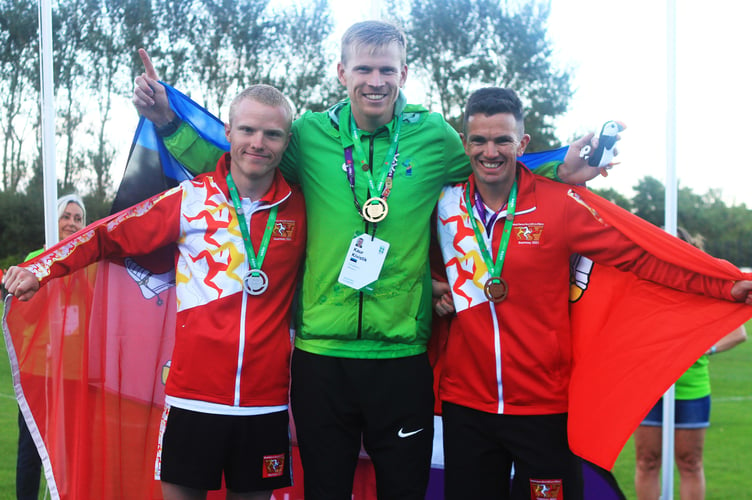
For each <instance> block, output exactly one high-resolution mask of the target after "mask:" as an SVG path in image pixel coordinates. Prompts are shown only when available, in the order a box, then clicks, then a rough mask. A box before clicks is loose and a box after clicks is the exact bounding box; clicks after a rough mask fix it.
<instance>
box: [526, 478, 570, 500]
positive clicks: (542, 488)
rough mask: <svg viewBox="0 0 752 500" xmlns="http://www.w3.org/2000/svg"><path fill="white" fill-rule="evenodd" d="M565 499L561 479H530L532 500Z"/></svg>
mask: <svg viewBox="0 0 752 500" xmlns="http://www.w3.org/2000/svg"><path fill="white" fill-rule="evenodd" d="M550 498H554V499H556V500H563V499H564V489H563V488H562V485H561V479H533V478H530V500H548V499H550Z"/></svg>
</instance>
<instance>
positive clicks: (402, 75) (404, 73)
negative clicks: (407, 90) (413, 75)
mask: <svg viewBox="0 0 752 500" xmlns="http://www.w3.org/2000/svg"><path fill="white" fill-rule="evenodd" d="M406 81H407V64H403V65H402V71H400V85H399V86H400V88H402V87H404V86H405V82H406Z"/></svg>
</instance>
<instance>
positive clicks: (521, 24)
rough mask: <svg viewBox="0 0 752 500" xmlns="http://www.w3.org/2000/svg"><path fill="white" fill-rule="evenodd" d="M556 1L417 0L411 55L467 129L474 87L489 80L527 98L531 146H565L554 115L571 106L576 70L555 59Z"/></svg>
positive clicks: (446, 109)
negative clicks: (549, 26)
mask: <svg viewBox="0 0 752 500" xmlns="http://www.w3.org/2000/svg"><path fill="white" fill-rule="evenodd" d="M549 11H550V6H549V4H548V3H543V2H534V1H530V2H524V3H522V4H519V5H517V6H516V7H515V8H511V7H509V6H508V2H502V1H499V0H444V1H442V2H436V1H434V0H410V16H409V18H408V21H407V23H406V31H407V35H408V61H409V62H410V67H411V68H413V69H415V71H416V73H417V74H418V75H419V76H420V77H423V78H424V79H425V80H426V81H428V82H430V85H431V92H432V96H433V97H434V98H435V99H436V101H437V102H438V105H439V107H440V109H441V112H442V113H443V114H444V117H445V118H446V119H447V121H449V123H451V124H452V125H453V126H454V127H455V129H457V130H460V126H461V120H462V111H463V107H464V104H465V102H466V101H467V98H468V96H469V95H470V93H471V92H472V91H473V90H475V89H477V88H479V87H483V86H497V87H510V88H513V89H515V91H517V92H518V93H519V95H520V97H521V99H522V100H523V102H524V103H525V105H526V120H525V123H526V129H527V131H528V132H529V133H530V134H531V136H532V139H531V142H530V145H529V146H528V150H529V151H531V152H532V151H540V150H543V149H550V148H553V147H558V146H559V141H558V139H556V137H555V135H554V128H553V119H554V118H555V117H557V116H559V115H561V114H562V113H564V112H565V111H566V109H567V104H568V102H569V99H570V98H571V96H572V90H571V88H570V75H569V73H568V72H566V71H559V70H557V69H556V68H555V67H554V66H553V65H552V63H551V53H552V49H551V44H550V42H549V41H548V39H547V38H546V23H547V20H548V15H549Z"/></svg>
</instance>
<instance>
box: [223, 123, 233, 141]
mask: <svg viewBox="0 0 752 500" xmlns="http://www.w3.org/2000/svg"><path fill="white" fill-rule="evenodd" d="M231 128H232V127H231V126H230V124H229V123H225V139H227V142H230V130H231Z"/></svg>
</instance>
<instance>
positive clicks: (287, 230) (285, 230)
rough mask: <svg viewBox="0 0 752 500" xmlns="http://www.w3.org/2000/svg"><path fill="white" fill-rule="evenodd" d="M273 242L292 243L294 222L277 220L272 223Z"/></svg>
mask: <svg viewBox="0 0 752 500" xmlns="http://www.w3.org/2000/svg"><path fill="white" fill-rule="evenodd" d="M272 239H273V240H284V241H292V240H294V239H295V221H294V220H277V221H276V222H275V223H274V231H273V232H272Z"/></svg>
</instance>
